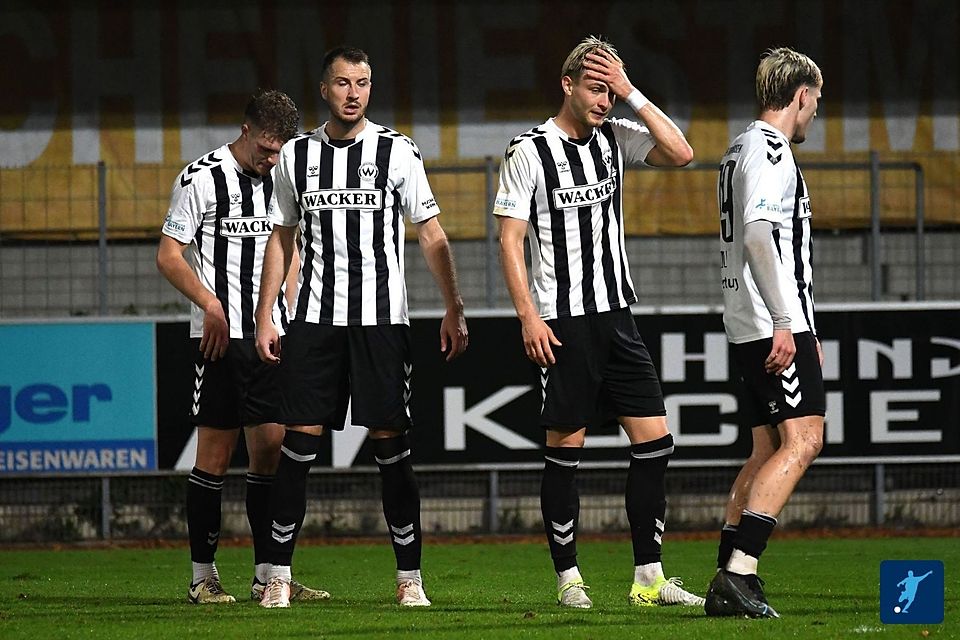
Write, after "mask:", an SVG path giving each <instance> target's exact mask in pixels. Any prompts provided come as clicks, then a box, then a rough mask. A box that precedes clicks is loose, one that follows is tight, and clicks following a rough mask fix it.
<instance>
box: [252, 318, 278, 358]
mask: <svg viewBox="0 0 960 640" xmlns="http://www.w3.org/2000/svg"><path fill="white" fill-rule="evenodd" d="M256 342H257V355H258V356H260V359H261V360H263V361H264V362H266V363H267V364H279V362H280V332H279V331H277V325H275V324H273V322H272V321H269V322H259V321H258V322H257V340H256Z"/></svg>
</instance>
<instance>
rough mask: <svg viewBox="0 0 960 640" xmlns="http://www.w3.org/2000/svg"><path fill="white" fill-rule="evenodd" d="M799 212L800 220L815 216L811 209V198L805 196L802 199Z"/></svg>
mask: <svg viewBox="0 0 960 640" xmlns="http://www.w3.org/2000/svg"><path fill="white" fill-rule="evenodd" d="M799 209H800V210H799V211H798V212H797V217H798V218H809V217H811V216H812V215H813V210H812V209H811V208H810V197H809V196H803V197H802V198H800V207H799Z"/></svg>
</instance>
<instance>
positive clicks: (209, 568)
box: [190, 562, 220, 584]
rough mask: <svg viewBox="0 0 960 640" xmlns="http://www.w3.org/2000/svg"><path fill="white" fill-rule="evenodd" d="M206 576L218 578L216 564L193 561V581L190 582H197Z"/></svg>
mask: <svg viewBox="0 0 960 640" xmlns="http://www.w3.org/2000/svg"><path fill="white" fill-rule="evenodd" d="M207 578H216V579H217V580H219V579H220V574H219V573H217V565H216V563H213V562H194V563H193V582H191V583H190V584H197V583H198V582H203V581H204V580H206V579H207Z"/></svg>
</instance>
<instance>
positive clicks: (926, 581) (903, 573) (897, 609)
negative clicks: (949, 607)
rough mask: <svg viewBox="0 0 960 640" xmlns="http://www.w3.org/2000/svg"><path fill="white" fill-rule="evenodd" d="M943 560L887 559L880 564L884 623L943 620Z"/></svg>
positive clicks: (916, 622)
mask: <svg viewBox="0 0 960 640" xmlns="http://www.w3.org/2000/svg"><path fill="white" fill-rule="evenodd" d="M943 586H944V575H943V562H942V561H940V560H884V561H882V562H881V563H880V621H881V622H883V623H884V624H940V623H941V622H943Z"/></svg>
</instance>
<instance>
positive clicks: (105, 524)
mask: <svg viewBox="0 0 960 640" xmlns="http://www.w3.org/2000/svg"><path fill="white" fill-rule="evenodd" d="M112 521H113V501H112V500H111V498H110V477H109V476H103V477H102V478H100V537H101V538H103V539H104V540H109V539H110V537H111V535H112V532H111V531H110V523H111V522H112Z"/></svg>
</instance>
